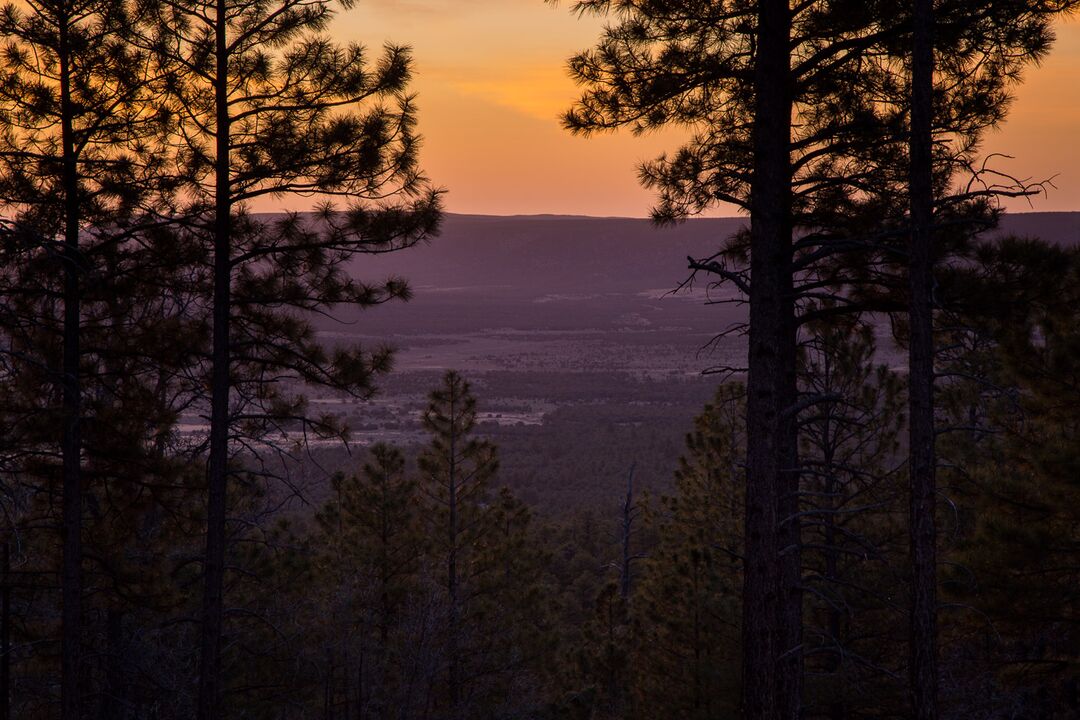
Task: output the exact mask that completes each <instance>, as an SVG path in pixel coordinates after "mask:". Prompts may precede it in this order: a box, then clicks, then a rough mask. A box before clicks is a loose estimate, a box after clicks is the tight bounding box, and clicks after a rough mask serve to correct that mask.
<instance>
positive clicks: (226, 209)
mask: <svg viewBox="0 0 1080 720" xmlns="http://www.w3.org/2000/svg"><path fill="white" fill-rule="evenodd" d="M146 7H147V11H148V13H150V14H152V15H153V18H154V22H153V23H146V24H144V29H145V33H144V40H143V42H144V43H145V44H146V46H147V47H149V48H152V49H153V51H154V52H155V54H156V56H157V58H158V61H159V63H160V64H161V66H162V67H163V68H165V69H166V70H167V78H166V82H165V83H164V84H163V86H162V89H163V90H164V91H165V93H166V95H165V97H166V98H167V102H168V103H169V105H170V106H171V107H174V108H175V109H176V112H177V117H178V122H179V126H180V129H181V131H180V132H179V133H178V134H176V135H174V136H172V137H171V138H170V142H171V143H173V144H175V145H177V146H179V149H178V156H179V167H180V172H181V174H182V176H183V177H184V180H185V188H186V190H187V192H188V193H189V197H190V200H191V203H190V206H189V207H186V208H184V212H185V214H186V215H187V216H189V218H190V220H189V222H188V225H187V228H188V229H189V231H190V234H191V238H192V240H193V241H195V242H200V243H204V244H205V246H206V247H207V248H208V251H209V255H210V257H211V258H212V261H211V268H209V269H208V273H207V275H206V277H205V283H206V285H205V288H206V292H207V295H206V298H207V301H208V302H209V303H210V306H211V308H212V314H213V349H212V357H211V370H210V378H211V380H210V387H211V390H210V396H209V406H210V439H209V469H208V501H207V502H208V505H207V507H208V511H207V545H206V560H205V567H204V570H205V580H206V585H205V592H204V609H203V619H202V627H203V637H202V651H201V661H200V670H199V677H200V681H199V687H200V691H199V692H200V699H199V718H201V720H215V719H216V718H218V717H219V715H220V697H221V688H222V681H223V680H222V678H223V675H222V672H223V668H222V665H221V655H220V653H221V636H222V622H223V614H222V608H223V592H224V575H225V565H224V559H225V554H226V544H227V528H226V522H225V508H226V505H227V499H226V496H227V488H228V478H229V475H230V469H229V462H230V457H231V455H232V454H233V453H234V452H235V451H236V450H237V448H238V446H237V445H236V444H234V443H232V442H231V440H234V439H237V433H238V432H240V433H241V434H247V433H252V434H254V435H256V436H258V435H259V434H262V433H265V431H266V430H268V429H271V428H273V429H285V428H284V427H283V423H284V424H287V423H293V424H300V425H304V426H306V427H307V428H308V429H311V430H315V431H317V432H320V431H321V432H326V433H333V432H335V429H334V427H333V426H332V424H328V423H322V422H318V421H315V422H312V421H311V419H310V418H309V417H308V415H307V413H306V412H305V411H304V409H303V400H302V398H301V397H300V396H299V395H295V394H294V395H289V394H287V392H286V391H284V390H283V389H282V385H281V383H279V382H277V380H278V379H279V378H281V377H282V376H285V377H292V378H294V379H296V380H299V381H301V382H305V383H311V384H316V385H324V386H329V387H332V388H336V389H339V390H341V391H344V392H346V393H351V394H353V395H356V396H360V397H364V396H366V395H368V394H369V393H370V392H371V390H372V385H371V383H372V378H373V376H374V375H375V374H377V373H379V372H381V371H384V370H386V369H387V368H388V367H389V360H390V353H389V351H387V350H385V349H382V348H377V349H375V350H373V351H369V350H366V349H364V348H360V347H350V348H340V349H337V350H330V349H327V348H326V347H325V346H324V344H323V343H322V342H321V341H317V340H316V338H315V335H314V331H313V329H312V327H311V324H310V321H309V320H308V318H310V317H311V315H310V313H308V312H307V311H321V310H323V309H325V308H327V307H330V306H334V305H354V306H358V307H369V306H372V305H376V304H378V303H381V302H384V301H387V300H390V299H394V298H404V297H407V296H408V292H407V289H406V286H405V285H404V283H403V281H401V280H400V279H396V278H391V279H389V280H387V281H386V282H383V283H376V284H366V283H363V282H360V281H357V280H355V279H354V278H353V277H352V276H351V275H350V274H349V273H348V272H346V270H345V265H346V263H347V262H348V261H349V260H350V259H351V258H352V257H354V256H355V255H356V254H358V253H362V252H383V251H387V250H391V249H393V248H395V247H400V246H404V245H408V244H411V243H414V242H416V241H418V240H419V239H421V238H424V237H426V236H428V235H430V234H431V233H433V232H434V231H435V229H436V227H437V223H438V217H439V214H438V197H437V194H436V193H435V192H433V191H431V190H430V189H429V188H428V186H427V184H426V182H425V180H424V178H423V176H422V175H421V173H420V171H419V169H418V167H417V157H416V150H417V147H418V138H417V137H416V135H415V133H414V128H415V108H414V105H413V101H412V98H411V96H409V95H408V94H407V87H408V82H409V79H410V72H411V62H410V57H409V53H408V50H407V49H406V48H403V47H400V46H387V47H386V48H385V49H384V52H383V53H382V56H381V57H379V58H371V59H369V58H368V55H367V53H366V51H365V50H364V49H363V48H361V47H360V46H359V45H348V46H340V45H337V44H335V43H333V42H331V41H330V40H329V38H328V37H327V36H326V28H327V26H328V23H329V22H330V21H331V19H332V16H333V10H332V6H331V3H330V2H329V1H328V0H318V1H317V2H307V1H306V0H275V1H274V2H270V3H266V2H263V1H262V0H212V1H201V0H181V1H180V2H148V3H146ZM282 196H284V197H289V196H292V197H297V196H315V197H319V198H323V199H326V198H335V197H336V198H342V199H343V200H344V201H345V203H346V204H347V205H348V208H347V210H345V211H343V212H342V213H341V214H337V213H334V212H332V211H331V210H330V209H328V208H327V209H325V210H324V211H322V212H320V213H318V214H317V215H316V216H315V217H312V218H300V217H297V216H289V217H286V218H284V219H282V220H279V221H263V220H260V219H258V218H255V217H252V216H250V215H248V214H246V208H247V204H248V203H250V202H251V201H253V200H255V199H256V198H260V197H282ZM297 310H300V311H303V312H301V313H298V312H295V311H297Z"/></svg>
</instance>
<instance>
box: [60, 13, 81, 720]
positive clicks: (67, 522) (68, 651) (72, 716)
mask: <svg viewBox="0 0 1080 720" xmlns="http://www.w3.org/2000/svg"><path fill="white" fill-rule="evenodd" d="M70 21H71V19H70V17H69V16H68V15H67V14H66V11H61V16H60V17H59V18H58V26H59V34H60V35H59V43H58V48H57V54H58V56H59V58H58V60H59V63H60V68H59V76H60V77H59V79H60V125H61V127H60V132H61V152H62V155H63V171H62V172H63V176H62V179H61V183H62V186H63V191H64V254H63V258H64V261H63V262H64V328H63V346H64V349H63V438H62V440H61V443H60V454H61V457H62V465H63V469H62V477H63V500H62V511H61V513H62V532H61V534H62V536H63V559H62V561H61V565H62V569H61V586H62V590H61V603H62V606H63V608H62V611H61V642H60V644H61V660H60V666H61V667H60V717H61V718H62V720H78V719H79V706H80V697H79V674H80V672H81V670H82V658H81V654H82V653H81V647H80V644H81V641H82V435H81V427H80V426H81V423H80V414H81V412H82V406H81V392H82V387H81V381H80V377H79V360H80V348H79V331H80V328H79V320H80V315H81V308H80V300H81V298H80V288H79V275H80V272H81V269H82V258H81V257H80V252H79V250H80V249H79V179H78V165H77V161H78V158H77V156H76V150H75V130H74V115H75V107H74V103H73V102H72V98H71V73H72V67H71V60H72V58H71V47H70V45H69V30H70Z"/></svg>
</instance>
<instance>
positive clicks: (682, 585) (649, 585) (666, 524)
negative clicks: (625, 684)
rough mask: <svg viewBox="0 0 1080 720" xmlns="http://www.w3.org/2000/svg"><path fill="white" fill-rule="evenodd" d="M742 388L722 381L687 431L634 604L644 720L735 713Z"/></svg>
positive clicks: (741, 509) (636, 675)
mask: <svg viewBox="0 0 1080 720" xmlns="http://www.w3.org/2000/svg"><path fill="white" fill-rule="evenodd" d="M744 415H745V389H744V388H743V387H742V386H741V385H737V384H731V385H721V386H720V387H719V388H718V389H717V392H716V396H715V398H714V400H713V402H712V403H710V404H709V405H706V406H705V409H704V410H703V411H702V413H701V414H700V415H699V416H698V417H697V418H695V420H694V429H693V430H692V431H691V432H690V433H688V434H687V437H686V452H685V454H684V455H683V456H682V457H681V458H680V459H679V468H678V470H677V471H676V473H675V493H674V494H673V495H672V496H670V497H665V498H663V499H662V506H661V512H660V515H659V517H658V518H657V519H656V520H655V521H654V522H655V523H656V524H657V533H658V536H659V538H658V542H657V546H656V547H655V549H653V550H652V551H651V552H650V555H649V558H648V560H646V562H645V568H644V577H643V578H642V582H641V585H640V589H639V591H638V593H637V594H636V595H635V597H634V599H633V602H634V607H633V614H634V627H635V636H636V637H635V638H634V647H635V650H634V653H635V663H636V667H635V669H634V678H635V683H634V684H635V688H636V693H637V694H638V695H639V697H640V699H639V700H638V708H637V709H638V711H639V712H640V717H643V718H648V717H656V716H658V715H663V714H667V713H670V714H674V715H678V716H679V717H685V718H700V719H701V720H705V719H706V718H716V717H727V716H729V715H733V714H735V713H736V712H737V711H738V707H739V687H740V685H739V644H740V638H739V614H740V590H741V586H742V582H741V581H742V574H743V573H742V563H741V557H742V543H743V538H742V525H743V512H744V501H743V486H742V482H741V478H740V466H741V465H742V462H743V453H744V452H745V437H744V434H743V433H744V431H745V430H744V428H745V425H744Z"/></svg>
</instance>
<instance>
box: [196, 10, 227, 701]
mask: <svg viewBox="0 0 1080 720" xmlns="http://www.w3.org/2000/svg"><path fill="white" fill-rule="evenodd" d="M226 10H227V4H226V2H225V0H217V10H216V12H217V17H216V23H217V24H216V54H217V64H216V78H215V82H214V94H215V103H216V108H217V118H216V131H217V137H216V140H217V148H216V149H217V157H216V160H215V172H216V187H215V198H214V200H215V208H214V308H213V316H214V338H213V369H212V378H211V391H210V392H211V399H210V406H211V407H210V458H209V463H208V473H207V503H206V558H205V562H204V566H203V572H204V583H205V585H204V590H203V613H202V638H201V654H200V662H199V698H198V718H199V720H218V718H219V717H220V704H221V684H222V683H221V633H222V618H223V615H224V605H223V603H224V597H223V595H224V584H225V510H226V489H227V484H228V475H229V469H228V464H229V390H230V385H231V382H230V378H229V365H230V348H229V335H230V333H229V318H230V314H231V307H230V305H231V284H232V268H231V258H230V250H231V242H230V241H231V238H230V233H231V227H230V220H231V217H230V216H231V213H232V203H231V196H230V186H229V170H230V162H229V142H230V138H229V106H228V100H229V94H228V92H229V62H228V54H227V53H228V49H227V45H226V32H225V31H226Z"/></svg>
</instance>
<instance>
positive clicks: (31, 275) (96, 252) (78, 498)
mask: <svg viewBox="0 0 1080 720" xmlns="http://www.w3.org/2000/svg"><path fill="white" fill-rule="evenodd" d="M128 11H129V8H128V6H127V4H126V3H123V2H114V1H112V0H86V1H85V2H68V1H66V0H64V1H58V2H53V1H47V2H42V3H32V4H30V5H29V6H25V7H23V6H19V5H13V4H8V5H5V6H4V8H3V9H2V10H0V29H2V31H3V34H4V37H5V45H4V48H3V54H2V57H0V73H2V75H0V204H2V206H3V210H4V216H5V217H4V221H3V223H0V224H2V225H3V228H4V230H5V243H4V255H5V257H4V258H3V262H4V273H5V287H4V290H3V292H4V295H5V299H6V301H7V302H5V308H6V309H7V310H8V311H9V314H8V315H7V317H5V319H4V334H5V336H6V340H7V341H8V342H9V343H11V344H10V345H7V347H6V348H5V350H6V352H7V353H8V355H7V357H8V359H9V360H14V361H15V363H16V364H18V363H20V362H22V363H26V362H27V360H28V359H29V360H30V362H29V363H27V364H30V365H33V364H34V362H35V361H36V362H40V363H42V364H44V365H46V366H47V367H48V372H47V376H48V377H47V382H48V384H49V385H51V386H53V387H55V388H59V395H60V407H59V409H58V410H55V411H54V415H55V419H56V420H57V425H59V426H60V427H62V433H60V436H59V438H58V445H59V446H60V455H61V468H62V483H61V484H62V490H61V497H62V513H61V515H62V518H61V522H60V528H61V533H62V536H63V559H62V571H61V585H62V612H63V622H62V626H63V630H62V639H61V644H62V662H61V717H63V718H64V719H65V720H74V718H76V717H78V716H79V714H80V712H81V697H80V688H79V676H80V673H81V672H83V668H82V659H81V654H82V653H81V643H82V631H81V627H82V616H83V612H82V596H83V576H82V557H83V549H82V526H83V500H84V497H83V496H84V493H85V488H84V477H83V475H84V473H83V467H82V463H81V457H82V453H83V447H84V439H83V419H84V407H83V405H84V394H85V387H84V374H85V370H84V356H85V355H87V351H86V349H85V348H86V343H85V338H84V327H83V326H84V322H85V321H86V316H88V315H89V316H93V315H94V314H95V311H96V310H97V309H96V308H84V303H85V301H86V296H87V292H88V288H87V284H88V283H91V284H93V283H100V282H101V278H100V277H98V276H97V274H98V273H100V272H102V271H103V270H104V268H103V267H102V264H101V254H102V253H111V252H115V248H114V247H113V245H114V244H115V243H117V242H118V240H117V238H116V236H117V235H119V234H121V233H122V229H123V228H124V226H125V225H126V224H128V223H129V222H130V221H131V218H132V215H133V214H134V213H137V212H139V211H142V210H143V209H145V208H146V207H147V205H148V204H149V205H153V203H152V202H151V201H152V200H153V199H154V194H155V191H156V190H158V189H161V188H162V187H163V183H162V182H161V177H160V175H159V172H160V170H161V163H160V162H159V160H157V159H155V157H154V155H153V154H151V153H149V152H148V151H147V148H148V146H147V143H146V142H145V141H146V138H147V137H148V136H151V135H153V134H156V133H157V132H158V131H159V130H160V127H161V126H162V124H163V123H167V122H168V115H167V113H163V112H161V111H160V110H159V109H157V108H155V106H153V105H152V104H151V103H150V102H149V93H150V90H149V88H148V87H147V85H146V81H147V80H148V79H149V75H152V72H153V71H152V68H151V66H150V64H149V61H148V58H147V56H146V54H145V53H141V52H139V51H137V50H135V49H134V48H133V47H132V46H131V45H130V44H128V43H126V42H125V41H124V40H123V39H122V38H124V37H125V36H126V35H129V34H130V29H131V27H132V19H131V17H130V16H129V14H128ZM164 185H166V186H167V182H166V183H165V184H164ZM104 294H105V296H106V297H107V296H108V291H106V292H105V293H104ZM100 297H101V294H100V293H99V294H98V298H100ZM54 298H56V299H58V301H59V302H54ZM27 300H29V302H27ZM54 305H55V306H56V307H55V309H54ZM16 307H17V308H18V310H15V312H14V313H11V312H10V311H11V310H13V309H15V308H16ZM54 313H55V314H54ZM42 325H47V326H51V327H56V326H59V335H60V338H61V340H60V343H59V344H60V348H59V352H58V353H56V355H52V354H51V353H48V352H47V350H46V348H45V347H42V346H40V345H36V346H32V347H20V346H19V345H18V342H19V340H20V337H19V336H20V335H22V334H23V331H25V330H28V329H29V330H31V331H33V330H35V329H40V328H41V326H42ZM39 337H40V336H39ZM94 349H95V348H94V346H93V345H90V351H91V353H92V352H93V351H94ZM54 357H57V358H59V359H60V362H59V364H57V363H56V362H55V360H54V359H53V358H54ZM33 374H34V370H33V369H31V371H30V372H29V373H24V375H23V377H26V376H27V375H33ZM42 394H43V395H45V396H46V397H48V396H50V395H52V392H51V390H50V389H48V388H42Z"/></svg>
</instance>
